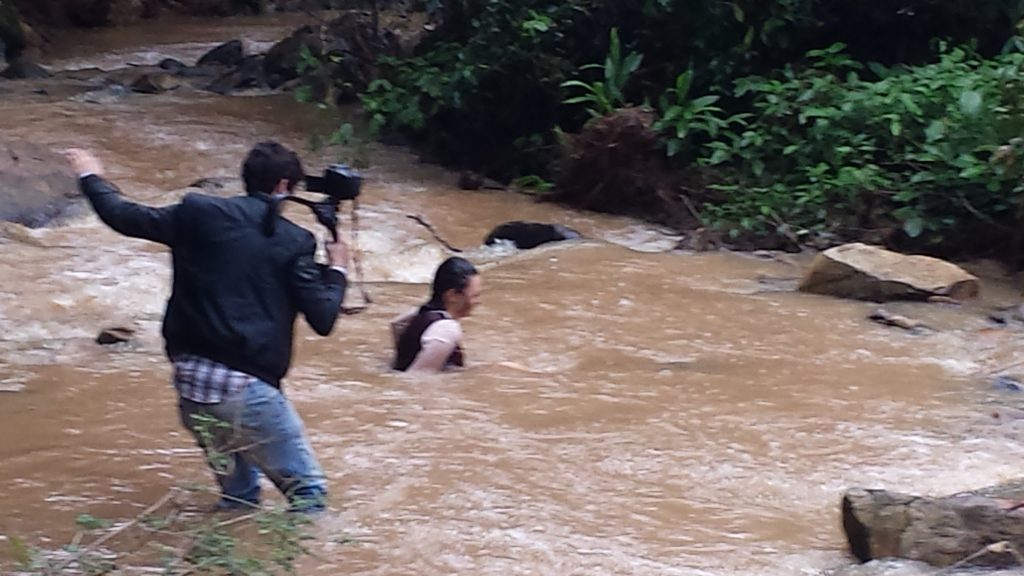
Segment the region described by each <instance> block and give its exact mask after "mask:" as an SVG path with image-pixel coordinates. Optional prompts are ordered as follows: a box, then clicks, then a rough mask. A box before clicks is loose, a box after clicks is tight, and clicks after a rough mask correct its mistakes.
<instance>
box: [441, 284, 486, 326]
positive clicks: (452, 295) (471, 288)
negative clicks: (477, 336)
mask: <svg viewBox="0 0 1024 576" xmlns="http://www.w3.org/2000/svg"><path fill="white" fill-rule="evenodd" d="M483 287H484V285H483V279H482V278H480V275H479V274H477V275H475V276H470V277H469V280H468V281H467V282H466V287H465V288H463V289H462V291H457V290H454V289H452V290H449V291H448V298H447V302H446V306H445V307H446V308H447V309H448V313H449V314H451V315H452V318H455V319H456V320H458V319H459V318H465V317H466V316H469V315H470V314H472V313H473V308H476V305H477V304H479V303H480V295H481V294H482V293H483Z"/></svg>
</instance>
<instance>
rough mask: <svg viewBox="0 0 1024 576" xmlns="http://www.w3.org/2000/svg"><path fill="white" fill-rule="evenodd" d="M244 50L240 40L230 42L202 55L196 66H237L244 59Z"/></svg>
mask: <svg viewBox="0 0 1024 576" xmlns="http://www.w3.org/2000/svg"><path fill="white" fill-rule="evenodd" d="M244 55H245V54H244V48H243V47H242V41H241V40H232V41H230V42H225V43H223V44H221V45H220V46H217V47H216V48H214V49H213V50H210V51H209V52H207V53H206V54H203V55H202V56H201V57H200V58H199V61H198V62H196V66H198V67H202V66H210V65H212V66H226V67H231V66H237V65H238V64H239V63H240V62H241V61H242V58H243V57H244Z"/></svg>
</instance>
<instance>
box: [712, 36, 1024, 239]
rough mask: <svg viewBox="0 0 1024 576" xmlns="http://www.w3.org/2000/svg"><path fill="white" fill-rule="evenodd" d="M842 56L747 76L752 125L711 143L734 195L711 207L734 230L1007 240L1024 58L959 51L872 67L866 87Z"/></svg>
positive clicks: (1014, 195) (1022, 110)
mask: <svg viewBox="0 0 1024 576" xmlns="http://www.w3.org/2000/svg"><path fill="white" fill-rule="evenodd" d="M841 50H842V46H839V45H837V46H833V47H832V48H829V49H827V50H821V51H817V52H814V53H812V54H811V55H810V56H811V58H812V62H813V64H812V65H811V66H809V67H808V68H806V69H804V70H801V71H795V70H793V69H789V68H787V69H786V71H785V72H783V73H781V74H777V75H773V76H755V77H748V78H744V79H740V80H738V81H737V82H736V87H735V92H734V96H735V97H737V98H746V99H749V101H750V105H751V108H752V110H753V117H752V118H751V119H750V121H749V127H748V128H746V129H744V130H741V131H738V132H734V133H729V134H728V135H727V137H725V138H721V139H719V140H717V141H715V142H713V143H711V144H710V145H708V147H707V154H705V155H704V157H703V158H702V163H703V164H704V165H706V166H711V167H714V168H715V169H716V170H717V171H718V173H719V176H720V178H721V181H722V183H721V184H719V185H718V186H716V189H717V190H719V191H720V192H721V194H722V196H721V197H720V198H719V199H718V201H717V202H715V203H713V204H711V205H709V206H707V207H706V212H707V213H709V214H711V215H712V216H713V218H714V219H715V220H716V221H717V222H718V223H719V225H720V226H722V227H724V228H728V229H730V230H731V231H732V232H733V234H734V235H735V234H738V233H741V232H753V233H756V234H761V235H768V234H775V233H779V232H783V233H791V234H796V235H806V234H810V233H815V232H817V233H824V232H828V233H833V234H836V235H838V237H840V238H858V237H863V236H864V234H865V233H868V232H870V231H871V229H876V231H886V230H887V229H891V228H894V227H895V228H898V229H899V230H901V232H902V234H901V236H902V238H903V239H904V240H912V241H913V242H912V243H913V244H915V245H935V244H937V243H939V242H943V241H950V242H954V243H963V242H970V243H972V244H977V245H978V247H981V246H982V245H983V244H985V243H990V242H992V241H995V240H996V239H999V238H1003V239H1005V237H1006V234H1007V233H1009V232H1010V231H1011V227H1015V226H1016V225H1017V223H1018V222H1020V219H1021V217H1022V216H1024V212H1022V199H1024V196H1022V192H1024V187H1022V185H1021V180H1020V176H1021V168H1022V163H1021V156H1020V155H1019V154H1018V153H1017V150H1016V147H1017V145H1018V142H1019V140H1018V139H1017V138H1018V137H1019V136H1021V135H1022V134H1024V132H1022V130H1024V84H1022V80H1021V72H1022V70H1021V67H1022V65H1024V55H1021V54H1010V55H1005V56H1001V57H999V58H997V59H994V60H985V59H981V58H979V57H978V56H976V55H974V54H973V53H971V52H970V51H968V50H965V49H960V48H956V49H949V50H946V51H945V52H944V53H943V54H942V56H941V58H940V60H939V62H937V63H934V64H929V65H924V66H918V67H912V68H902V67H897V68H884V67H881V66H878V65H873V66H871V71H870V74H872V75H874V76H875V77H876V79H873V80H866V79H864V78H862V74H864V73H865V71H863V70H862V69H861V68H862V67H861V66H860V65H859V64H858V63H856V62H854V61H852V60H850V59H847V58H845V57H844V56H843V53H842V51H841ZM961 247H964V246H961Z"/></svg>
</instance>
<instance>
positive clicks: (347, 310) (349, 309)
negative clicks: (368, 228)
mask: <svg viewBox="0 0 1024 576" xmlns="http://www.w3.org/2000/svg"><path fill="white" fill-rule="evenodd" d="M350 221H351V223H352V265H353V268H355V272H356V278H355V284H356V286H358V287H359V294H360V295H361V296H362V297H363V305H362V306H343V307H342V308H341V312H342V314H345V315H347V316H351V315H353V314H358V313H360V312H362V311H363V310H366V309H367V308H369V307H370V304H373V298H370V293H369V292H367V291H366V279H365V276H364V275H363V259H362V258H361V257H360V256H359V253H360V252H359V198H358V197H356V198H353V199H352V213H351V215H350Z"/></svg>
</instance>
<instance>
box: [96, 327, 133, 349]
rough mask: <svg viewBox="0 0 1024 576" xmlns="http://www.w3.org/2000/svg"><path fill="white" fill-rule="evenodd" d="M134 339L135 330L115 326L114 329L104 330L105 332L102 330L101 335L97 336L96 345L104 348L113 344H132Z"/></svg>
mask: <svg viewBox="0 0 1024 576" xmlns="http://www.w3.org/2000/svg"><path fill="white" fill-rule="evenodd" d="M134 337H135V330H134V329H132V328H125V327H123V326H115V327H113V328H104V329H103V330H101V331H100V333H99V335H97V336H96V343H97V344H100V345H103V346H109V345H111V344H120V343H122V342H131V340H132V339H133V338H134Z"/></svg>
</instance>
